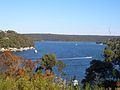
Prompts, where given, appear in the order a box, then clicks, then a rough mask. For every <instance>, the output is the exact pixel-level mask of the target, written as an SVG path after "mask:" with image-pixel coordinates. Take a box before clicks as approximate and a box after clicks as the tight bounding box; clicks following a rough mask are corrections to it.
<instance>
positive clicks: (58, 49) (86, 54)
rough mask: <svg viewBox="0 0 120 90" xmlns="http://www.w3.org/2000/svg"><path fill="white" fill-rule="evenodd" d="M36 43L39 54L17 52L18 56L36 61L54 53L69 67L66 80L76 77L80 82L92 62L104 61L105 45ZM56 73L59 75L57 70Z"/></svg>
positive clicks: (90, 43)
mask: <svg viewBox="0 0 120 90" xmlns="http://www.w3.org/2000/svg"><path fill="white" fill-rule="evenodd" d="M34 43H35V47H36V49H37V50H38V53H37V54H36V53H34V50H28V51H23V52H16V54H17V55H20V56H23V57H25V58H28V59H32V60H36V59H39V58H41V57H42V56H43V55H44V54H47V53H54V54H56V56H57V59H59V60H62V61H63V62H64V63H66V65H67V67H66V68H65V69H64V72H65V73H66V74H67V76H66V78H67V79H69V78H70V77H73V76H74V75H76V76H77V78H78V79H80V80H81V79H82V78H83V77H84V76H85V70H86V68H88V67H89V65H90V61H91V60H93V59H98V60H102V59H103V50H104V48H105V45H99V44H96V43H95V42H60V41H43V42H39V41H37V42H34ZM54 71H55V72H56V74H57V71H56V68H55V69H54Z"/></svg>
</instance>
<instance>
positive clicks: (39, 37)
mask: <svg viewBox="0 0 120 90" xmlns="http://www.w3.org/2000/svg"><path fill="white" fill-rule="evenodd" d="M23 35H24V36H27V37H30V38H32V40H35V41H41V40H45V41H94V42H104V41H106V40H108V39H112V38H120V36H99V35H62V34H23Z"/></svg>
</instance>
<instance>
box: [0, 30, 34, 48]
mask: <svg viewBox="0 0 120 90" xmlns="http://www.w3.org/2000/svg"><path fill="white" fill-rule="evenodd" d="M31 46H33V42H32V40H31V39H30V38H27V37H25V36H23V35H21V34H18V33H16V32H15V31H11V30H8V31H0V48H20V47H31Z"/></svg>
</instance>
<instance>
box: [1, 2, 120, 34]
mask: <svg viewBox="0 0 120 90" xmlns="http://www.w3.org/2000/svg"><path fill="white" fill-rule="evenodd" d="M110 25H111V28H110V29H111V35H120V0H0V29H2V30H7V29H12V30H15V31H17V32H19V33H57V34H80V35H108V34H109V33H108V28H109V26H110Z"/></svg>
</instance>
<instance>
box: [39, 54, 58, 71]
mask: <svg viewBox="0 0 120 90" xmlns="http://www.w3.org/2000/svg"><path fill="white" fill-rule="evenodd" d="M41 65H42V67H44V68H45V70H50V71H52V68H53V67H54V66H55V65H56V56H55V54H46V55H44V56H43V57H42V62H41Z"/></svg>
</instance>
